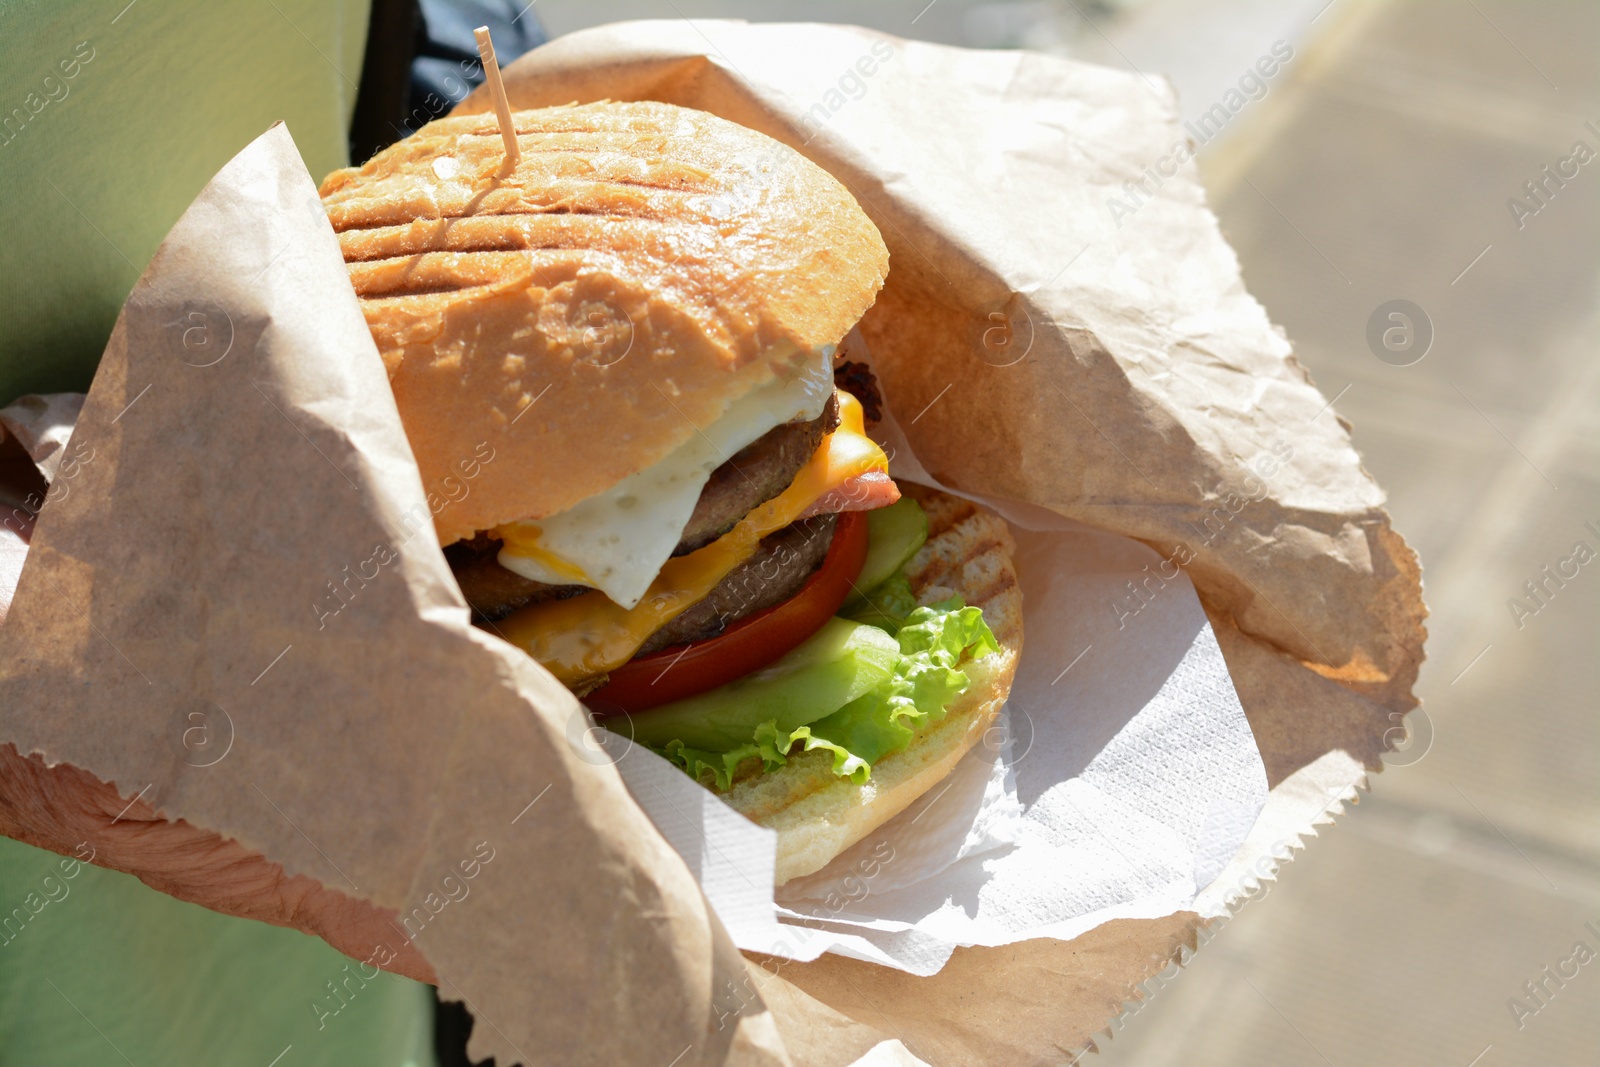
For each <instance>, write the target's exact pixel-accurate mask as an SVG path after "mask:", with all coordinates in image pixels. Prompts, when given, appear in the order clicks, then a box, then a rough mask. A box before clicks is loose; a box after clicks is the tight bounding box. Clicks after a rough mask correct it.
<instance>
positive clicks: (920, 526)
mask: <svg viewBox="0 0 1600 1067" xmlns="http://www.w3.org/2000/svg"><path fill="white" fill-rule="evenodd" d="M927 539H928V515H927V513H926V512H924V511H923V510H922V505H921V504H918V503H917V502H916V501H915V500H912V499H911V498H910V497H908V496H903V497H901V498H900V499H899V500H897V501H895V502H894V503H893V504H890V505H889V506H888V507H886V508H875V509H873V510H872V511H869V512H867V561H866V562H865V563H863V564H862V565H861V576H860V577H859V578H857V579H856V587H855V589H854V590H853V591H852V592H851V593H850V596H849V598H848V599H847V600H846V601H845V602H844V607H843V608H842V609H841V610H843V611H849V610H850V609H851V608H852V607H855V606H856V605H858V604H861V603H862V602H864V601H865V600H866V599H867V597H866V594H867V593H869V592H871V591H872V590H873V589H874V588H876V587H877V586H878V584H879V583H881V582H883V581H886V580H887V579H889V578H890V577H891V576H893V574H894V573H895V571H898V570H899V569H900V568H901V567H903V566H905V563H906V561H907V560H908V559H910V558H911V557H912V556H914V555H916V554H917V549H919V548H921V547H922V543H923V542H924V541H926V540H927Z"/></svg>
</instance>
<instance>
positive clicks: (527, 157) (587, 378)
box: [321, 101, 888, 544]
mask: <svg viewBox="0 0 1600 1067" xmlns="http://www.w3.org/2000/svg"><path fill="white" fill-rule="evenodd" d="M512 123H513V125H514V126H515V128H516V131H517V138H518V143H519V145H520V147H521V149H522V159H521V161H520V162H519V163H518V164H517V165H516V166H515V167H514V168H511V169H507V168H506V166H505V160H504V147H503V145H502V144H501V143H500V138H499V131H498V124H497V121H496V119H495V117H494V116H493V115H492V114H489V113H484V112H480V113H477V114H453V115H451V116H448V117H446V118H443V119H439V120H437V121H435V122H431V123H429V124H428V125H427V126H425V127H424V128H423V129H421V130H419V131H418V132H417V133H416V134H415V135H413V136H412V137H409V138H407V139H405V140H404V141H401V142H399V143H397V144H395V145H392V146H390V147H389V148H387V149H385V150H384V151H382V152H380V153H378V154H377V155H376V156H374V157H373V158H372V159H370V160H368V161H367V162H366V163H365V164H363V165H362V166H361V167H360V168H349V169H345V170H340V171H335V172H334V173H333V174H331V175H329V176H328V178H327V179H326V180H325V181H324V182H323V184H322V187H321V193H322V198H323V207H324V209H325V211H326V214H327V216H328V219H329V222H330V223H331V225H332V227H333V229H334V230H335V232H336V233H337V234H338V235H339V241H340V247H341V251H342V254H343V256H344V258H345V260H346V264H347V266H348V267H349V269H350V273H351V278H352V282H353V283H354V285H355V288H356V291H357V295H358V299H359V300H360V304H361V310H362V313H363V315H364V316H365V317H366V320H367V323H368V326H369V327H370V328H371V331H372V335H373V339H374V341H375V342H376V343H377V347H378V353H379V355H380V356H381V357H382V359H383V362H384V366H385V368H386V369H387V371H388V373H389V382H390V386H391V388H392V389H393V391H394V395H395V400H396V403H397V405H398V407H399V411H400V419H401V422H402V424H403V425H404V426H405V430H406V436H407V438H408V439H409V440H410V442H411V446H412V452H413V454H414V455H415V456H416V458H417V465H418V467H419V469H420V473H421V474H422V479H423V483H424V484H425V485H428V486H434V485H438V484H442V483H443V481H444V480H445V479H447V478H450V477H452V475H453V474H454V473H455V471H456V467H457V465H458V464H459V463H461V462H462V461H463V460H464V459H465V458H467V457H471V456H473V455H474V454H475V451H474V450H475V449H478V448H480V447H482V448H483V449H484V452H485V454H487V452H488V450H489V449H493V450H494V451H493V454H494V456H495V457H496V458H495V460H494V461H493V463H485V464H484V465H483V468H482V472H481V474H480V475H479V476H478V477H477V479H476V480H475V481H474V483H473V486H472V492H471V493H470V494H468V495H466V496H464V497H462V498H461V499H459V500H456V499H451V500H449V501H447V502H445V503H444V505H443V507H441V508H440V510H439V511H438V512H436V513H435V515H434V524H435V526H436V528H437V532H438V535H439V538H440V541H441V543H446V544H448V543H450V542H453V541H456V540H459V539H461V538H463V537H470V536H472V534H473V532H474V531H475V530H483V529H490V528H492V527H494V526H497V525H499V524H501V523H505V522H510V521H515V520H518V519H524V518H529V517H538V516H543V515H551V514H555V513H558V512H561V511H564V510H566V509H567V508H569V507H571V506H572V505H573V504H575V503H577V502H578V501H579V500H582V499H584V498H586V497H589V496H592V495H593V494H594V493H596V492H597V491H600V490H603V489H605V488H607V487H608V486H610V485H613V484H615V483H616V482H617V481H618V480H620V479H621V478H624V477H627V476H628V475H629V474H630V473H633V472H635V471H638V470H641V469H643V468H645V467H648V466H651V465H652V464H654V463H656V462H659V461H660V460H661V459H662V458H663V457H664V456H666V455H667V454H668V453H670V452H671V451H673V450H674V449H676V448H678V447H681V446H682V444H683V443H684V442H685V441H687V440H688V439H689V438H690V437H692V436H693V434H694V433H695V427H696V426H702V425H705V424H706V423H708V422H710V421H711V420H712V419H714V418H715V417H716V416H717V415H718V414H720V413H721V412H722V411H724V410H726V408H727V405H728V404H729V403H731V402H732V401H734V400H737V399H738V398H740V397H742V396H744V395H746V394H748V393H749V392H750V391H751V390H753V389H756V388H759V387H760V386H762V385H764V384H766V383H767V382H770V381H772V380H773V379H774V378H775V377H776V376H778V375H787V374H791V373H793V372H794V371H795V370H797V369H798V368H799V367H800V365H801V364H802V363H804V362H805V361H806V360H807V359H808V354H809V353H812V352H815V351H817V350H818V349H821V348H823V347H824V346H826V345H829V344H836V343H837V342H838V341H839V339H840V338H842V337H843V336H844V335H845V333H846V332H847V331H848V330H849V329H850V327H851V326H853V325H854V324H855V323H856V322H857V321H859V320H860V318H861V316H862V314H863V313H864V312H865V311H866V310H867V308H868V307H870V306H871V304H872V302H873V299H874V298H875V296H876V293H877V291H878V289H879V288H880V287H881V286H882V284H883V279H884V277H885V275H886V274H887V270H888V252H887V250H886V249H885V248H884V246H883V241H882V238H881V236H880V235H879V234H878V232H877V229H876V227H874V226H873V225H872V223H871V220H870V219H868V218H867V216H866V213H865V212H863V211H862V210H861V208H860V205H858V204H857V203H856V202H855V201H854V199H853V198H852V197H851V196H850V194H849V192H848V190H846V189H845V188H844V187H843V186H842V185H840V184H839V183H838V182H837V181H836V180H834V179H833V178H832V177H830V176H829V175H828V174H827V173H826V172H825V171H823V170H822V169H821V168H819V167H817V166H816V165H815V164H814V163H812V162H810V161H809V160H807V159H806V158H805V157H804V156H802V155H801V154H800V153H798V152H796V151H795V150H794V149H792V148H790V147H788V146H785V145H783V144H780V143H779V142H777V141H774V140H772V139H771V138H769V137H767V136H765V135H764V134H761V133H758V132H756V131H754V130H751V129H747V128H745V127H742V126H739V125H737V124H735V123H732V122H728V121H727V120H725V119H721V118H717V117H716V116H713V115H709V114H706V113H704V112H700V111H694V110H691V109H688V108H681V107H674V106H672V105H669V104H660V103H655V102H650V101H640V102H626V103H624V102H603V103H595V104H583V105H568V106H564V107H554V108H541V109H536V110H528V111H519V112H516V113H514V115H513V118H512ZM597 318H598V319H600V320H601V321H599V322H598V325H597V321H596V320H597ZM594 338H599V341H595V340H594ZM596 345H601V346H605V345H613V346H614V347H615V348H616V349H617V350H616V351H614V352H613V351H612V349H611V348H609V347H608V348H605V350H604V351H602V352H598V353H597V352H595V351H593V349H594V348H595V346H596ZM510 355H515V356H516V358H515V359H508V358H506V357H507V356H510ZM597 373H599V374H603V375H604V378H605V383H604V384H605V388H604V389H602V390H597V389H596V388H595V385H596V374H597ZM669 386H670V387H669ZM535 394H537V395H539V396H541V397H543V398H544V399H543V400H541V401H540V410H539V411H538V412H537V413H535V414H534V415H530V416H528V417H527V418H525V419H522V420H521V421H520V422H518V423H517V424H516V426H515V430H514V431H513V430H511V429H510V426H511V418H512V415H513V413H516V412H518V411H521V410H525V407H526V405H527V403H528V402H529V400H530V399H531V397H532V396H533V395H535ZM598 440H603V441H604V442H605V444H606V447H604V448H597V447H595V445H596V442H597V441H598Z"/></svg>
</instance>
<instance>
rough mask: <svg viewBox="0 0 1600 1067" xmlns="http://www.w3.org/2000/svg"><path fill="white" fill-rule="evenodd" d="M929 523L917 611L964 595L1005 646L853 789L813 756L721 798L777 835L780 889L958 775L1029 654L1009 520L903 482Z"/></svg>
mask: <svg viewBox="0 0 1600 1067" xmlns="http://www.w3.org/2000/svg"><path fill="white" fill-rule="evenodd" d="M900 488H901V489H902V490H903V491H904V492H906V493H907V495H909V496H913V497H915V498H916V500H917V501H918V503H920V504H921V505H922V506H923V508H924V509H925V510H926V511H927V513H928V541H927V544H925V545H923V546H922V548H921V550H920V551H918V553H917V554H916V556H914V557H913V558H912V560H911V563H910V564H909V565H908V566H907V568H906V576H907V577H908V578H910V580H911V588H912V590H913V591H914V592H915V593H916V594H917V600H918V602H919V603H923V604H931V603H933V602H935V601H938V600H944V599H946V598H948V597H949V596H950V595H951V594H952V593H957V594H959V595H960V596H961V597H962V599H963V600H965V601H966V602H967V603H968V604H976V605H977V606H979V607H981V608H982V609H983V617H984V620H985V621H986V622H988V624H989V628H990V629H991V630H993V631H994V636H995V640H996V641H997V642H998V643H999V645H1000V650H999V651H998V652H992V653H990V654H989V655H987V656H984V657H983V658H982V659H979V660H974V661H972V662H969V663H967V664H966V665H965V666H964V667H963V668H962V669H963V670H965V671H966V672H967V677H968V678H969V680H970V683H969V685H968V687H967V689H966V691H965V692H963V693H962V694H961V695H960V696H959V697H957V698H956V699H955V700H954V701H953V702H952V703H951V704H950V706H949V707H948V708H946V709H945V714H944V718H942V719H940V720H939V721H937V722H933V723H929V724H928V726H927V727H926V728H924V729H923V730H922V731H921V732H920V733H918V734H917V736H916V737H914V738H912V739H911V744H910V745H908V746H907V747H905V748H903V749H901V750H900V751H899V752H894V753H891V754H890V755H888V756H885V757H884V758H882V759H880V760H878V761H877V762H876V763H874V764H873V765H872V777H871V779H870V780H868V781H867V783H866V784H865V785H860V786H858V785H855V784H854V783H852V782H850V781H849V780H848V779H843V778H839V777H838V776H836V775H835V774H834V773H833V757H832V756H831V755H830V754H829V753H826V752H821V751H817V752H807V753H805V754H804V755H801V756H796V757H791V758H790V760H789V762H788V764H787V765H785V766H783V767H780V768H779V769H777V770H776V771H768V772H766V773H763V774H758V775H755V776H754V777H752V778H747V779H745V780H744V781H742V782H736V783H735V784H734V786H733V788H732V789H730V790H729V791H728V792H727V793H725V794H723V799H724V800H725V801H727V802H728V803H729V804H730V805H731V806H732V807H733V808H734V809H735V810H737V811H739V812H740V813H741V814H743V815H745V816H746V817H747V818H750V819H752V820H754V821H755V822H758V823H760V824H761V825H762V826H766V827H768V828H770V829H773V830H776V831H777V832H778V868H777V877H776V881H777V884H778V885H782V884H783V883H784V882H787V881H788V880H789V879H791V878H798V877H800V876H801V875H805V874H810V873H812V872H813V871H818V870H821V869H822V868H823V867H824V866H826V865H827V864H828V862H829V861H830V860H832V859H833V858H834V857H835V856H837V855H839V853H841V852H843V851H844V850H845V849H847V848H849V847H850V846H851V845H853V844H855V843H856V842H857V841H860V840H861V839H862V838H864V837H866V836H867V835H868V834H870V833H871V832H872V831H873V830H876V829H877V828H878V827H880V826H882V825H883V824H884V823H886V822H888V821H889V820H890V819H892V818H894V817H895V816H896V815H898V814H900V813H901V812H902V811H904V810H905V809H906V808H907V807H908V806H909V805H910V804H911V802H912V801H914V800H916V799H917V798H918V797H920V796H921V795H922V794H924V793H926V792H927V791H928V790H929V789H930V788H932V787H933V786H934V785H936V784H937V783H938V782H939V781H940V780H942V779H943V778H944V777H945V776H946V775H948V774H949V773H950V772H951V771H952V770H954V769H955V765H956V763H957V762H958V761H959V760H960V759H961V757H962V756H965V755H966V754H967V752H968V751H969V750H970V749H971V748H972V746H973V745H974V744H976V743H977V742H978V740H979V739H980V738H981V737H983V735H984V732H985V731H986V730H988V728H989V725H990V724H991V723H992V722H993V721H994V718H995V716H996V715H997V714H999V711H1000V707H1001V705H1003V704H1004V703H1005V702H1006V696H1007V695H1008V694H1009V693H1010V692H1011V680H1012V678H1013V677H1014V676H1015V674H1016V671H1017V659H1018V657H1019V656H1020V655H1021V654H1022V591H1021V590H1020V589H1018V588H1017V574H1016V568H1015V567H1014V566H1013V564H1012V561H1011V556H1012V553H1013V552H1015V551H1016V542H1015V541H1013V540H1012V537H1011V530H1010V528H1009V527H1007V526H1006V524H1005V520H1003V519H1001V518H1000V517H999V516H998V515H996V514H995V513H994V512H992V511H989V510H988V509H987V508H982V507H979V506H978V505H976V504H972V503H970V502H968V501H966V500H962V499H960V498H958V497H953V496H950V495H948V494H946V493H940V492H938V491H936V490H932V489H927V488H925V487H923V486H918V485H910V484H908V483H905V482H902V483H901V484H900Z"/></svg>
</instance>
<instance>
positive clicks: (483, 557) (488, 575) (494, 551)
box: [444, 396, 839, 647]
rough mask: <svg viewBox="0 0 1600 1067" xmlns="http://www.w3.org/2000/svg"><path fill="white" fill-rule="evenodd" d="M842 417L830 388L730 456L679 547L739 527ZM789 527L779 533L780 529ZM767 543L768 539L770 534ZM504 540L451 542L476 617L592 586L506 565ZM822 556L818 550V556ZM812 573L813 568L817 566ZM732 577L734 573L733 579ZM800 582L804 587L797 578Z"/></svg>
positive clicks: (491, 618)
mask: <svg viewBox="0 0 1600 1067" xmlns="http://www.w3.org/2000/svg"><path fill="white" fill-rule="evenodd" d="M838 425H839V399H838V397H837V396H830V397H829V398H828V403H827V406H826V407H824V408H823V410H822V414H821V415H819V416H817V417H816V418H815V419H812V420H810V421H808V422H789V423H785V424H783V425H782V426H775V427H773V428H772V429H771V430H769V431H767V432H766V433H765V434H763V435H762V436H761V437H759V438H757V439H756V440H755V441H752V442H751V443H750V444H749V445H746V446H745V447H744V448H742V449H740V450H739V451H738V452H736V453H734V455H733V457H732V458H731V459H729V460H728V461H727V462H725V463H723V464H722V465H721V466H720V467H718V468H717V469H716V470H714V471H712V472H711V477H710V478H709V479H708V480H707V481H706V485H705V488H704V489H702V490H701V491H700V498H699V500H697V501H696V502H695V506H694V512H693V513H692V514H691V515H690V516H689V522H688V524H687V525H686V526H685V527H684V530H683V538H682V539H681V540H680V541H679V542H678V546H677V548H675V549H673V552H672V554H673V555H675V556H681V555H684V554H685V553H688V552H693V551H694V550H695V549H697V548H702V547H704V546H705V545H708V544H710V543H711V542H712V541H715V540H716V539H717V538H719V537H721V536H722V535H723V534H725V533H727V532H728V531H729V530H731V529H733V527H734V524H735V523H737V522H738V521H739V520H740V519H742V518H744V517H745V516H746V515H747V514H749V513H750V511H751V510H753V509H754V508H757V507H759V506H760V505H762V504H764V503H766V502H767V501H768V500H771V499H772V498H773V497H775V496H777V495H778V494H779V493H781V492H783V491H784V490H785V489H787V488H788V487H789V483H790V482H792V481H794V476H795V475H796V474H797V473H799V471H800V468H801V467H803V466H805V464H806V461H807V460H809V459H810V458H811V456H812V454H813V453H815V452H816V450H817V446H818V445H819V444H821V443H822V438H823V435H825V434H828V433H831V432H832V431H833V430H834V429H835V428H836V427H837V426H838ZM832 529H833V528H832V526H831V525H830V526H829V527H828V539H829V540H831V539H832ZM783 532H784V531H779V532H778V533H777V534H773V535H772V536H773V537H778V536H780V535H782V534H783ZM769 540H770V538H769ZM762 543H763V545H764V544H765V543H766V542H765V541H763V542H762ZM500 545H501V542H500V540H499V539H498V538H495V537H491V536H490V535H488V534H487V533H483V532H479V533H478V535H477V536H476V537H473V538H471V539H469V540H466V541H458V542H456V543H455V544H453V545H449V546H447V547H446V548H445V550H444V555H445V559H446V560H448V561H449V563H450V569H451V570H453V571H454V572H455V576H456V581H457V582H458V583H460V585H461V592H462V595H463V596H465V597H466V599H467V603H468V604H469V605H471V606H472V615H473V621H475V622H495V621H497V620H499V619H503V618H505V617H506V616H507V615H509V614H511V613H512V612H513V611H516V610H517V609H518V608H521V607H526V606H527V605H529V604H538V603H542V602H543V601H546V600H561V599H564V598H566V597H570V596H576V595H578V594H579V593H583V592H586V591H587V590H588V587H587V586H582V585H547V584H546V583H544V582H536V581H534V580H533V579H531V578H524V577H523V576H522V575H520V574H514V573H512V572H511V571H508V570H506V569H505V568H504V567H502V566H500V564H499V562H498V561H497V560H496V556H497V555H498V554H499V552H500ZM825 550H826V549H825V548H824V551H825ZM758 558H759V554H758ZM821 558H822V557H821V556H818V557H817V561H820V560H821ZM750 562H755V560H751V561H750ZM815 565H816V561H813V563H812V569H814V568H815ZM734 573H735V574H737V573H738V572H737V571H735V572H734ZM806 573H807V574H809V573H810V570H809V569H808V570H807V571H806ZM732 577H733V575H729V578H730V579H731V578H732ZM802 577H804V576H802ZM746 580H748V579H746ZM719 588H720V587H719ZM794 588H795V589H798V588H799V583H798V582H796V583H795V585H794ZM792 591H793V590H792V589H791V592H792ZM785 595H787V594H785ZM778 599H780V600H781V599H782V597H780V598H778ZM772 603H776V601H772ZM766 606H768V605H767V604H763V605H762V607H766ZM752 610H759V609H752ZM741 614H748V612H744V613H741ZM737 617H738V616H734V618H737ZM731 621H732V619H731V618H730V619H727V620H724V622H723V625H727V623H728V622H731ZM671 643H674V644H676V643H681V642H671ZM660 647H666V646H660Z"/></svg>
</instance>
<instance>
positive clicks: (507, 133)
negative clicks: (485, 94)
mask: <svg viewBox="0 0 1600 1067" xmlns="http://www.w3.org/2000/svg"><path fill="white" fill-rule="evenodd" d="M472 35H473V36H474V37H476V38H477V39H478V57H479V58H480V59H482V60H483V76H484V80H485V81H487V82H488V83H489V95H490V96H492V97H493V98H494V113H495V115H496V116H497V117H498V118H499V120H500V136H501V138H502V139H504V141H505V143H506V162H507V163H509V164H511V166H513V167H515V166H516V165H517V164H518V163H519V162H521V161H522V149H520V148H518V147H517V130H516V127H514V126H513V125H512V124H511V102H510V101H509V100H507V99H506V85H505V82H503V81H501V80H500V64H499V63H497V62H496V61H495V58H494V42H493V41H492V40H490V39H489V27H487V26H479V27H478V28H477V29H475V30H473V31H472Z"/></svg>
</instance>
